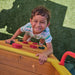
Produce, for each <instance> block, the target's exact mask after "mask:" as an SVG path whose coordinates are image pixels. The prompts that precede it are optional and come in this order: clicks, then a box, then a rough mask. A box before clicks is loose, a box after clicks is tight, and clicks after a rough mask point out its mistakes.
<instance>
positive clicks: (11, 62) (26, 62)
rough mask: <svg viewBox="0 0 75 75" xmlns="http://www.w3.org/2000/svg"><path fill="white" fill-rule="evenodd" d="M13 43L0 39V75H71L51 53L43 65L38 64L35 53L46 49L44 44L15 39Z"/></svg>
mask: <svg viewBox="0 0 75 75" xmlns="http://www.w3.org/2000/svg"><path fill="white" fill-rule="evenodd" d="M15 43H16V46H15ZM15 43H13V44H7V43H5V40H0V75H71V73H70V72H69V71H68V70H67V69H66V68H65V67H64V66H62V65H59V60H58V59H57V58H56V57H55V56H54V55H53V54H51V55H50V56H49V58H48V59H47V62H45V63H44V64H43V65H40V64H39V60H38V57H36V54H37V53H40V52H43V51H45V50H47V47H46V46H45V45H43V46H39V45H38V44H37V43H33V42H20V41H18V40H17V39H16V41H15ZM18 44H20V46H17V45H18Z"/></svg>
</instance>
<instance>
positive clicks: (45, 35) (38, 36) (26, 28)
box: [20, 22, 52, 43]
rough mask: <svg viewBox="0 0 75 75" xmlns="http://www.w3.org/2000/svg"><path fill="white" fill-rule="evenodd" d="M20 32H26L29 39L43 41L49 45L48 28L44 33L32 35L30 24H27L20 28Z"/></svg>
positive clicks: (49, 35)
mask: <svg viewBox="0 0 75 75" xmlns="http://www.w3.org/2000/svg"><path fill="white" fill-rule="evenodd" d="M20 30H21V32H26V33H27V34H28V35H29V36H30V37H34V38H36V39H45V42H46V43H49V42H51V41H52V36H51V34H50V30H49V28H48V27H46V29H45V30H44V31H42V32H41V33H40V34H33V30H32V26H31V23H30V22H29V23H27V24H26V25H24V26H22V27H21V28H20Z"/></svg>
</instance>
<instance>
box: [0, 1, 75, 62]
mask: <svg viewBox="0 0 75 75" xmlns="http://www.w3.org/2000/svg"><path fill="white" fill-rule="evenodd" d="M38 5H44V6H45V7H47V8H48V9H49V10H50V11H51V20H50V22H51V25H50V26H49V28H50V31H51V35H52V37H53V41H52V43H53V49H54V54H55V56H56V57H57V58H58V59H59V60H60V59H61V57H62V55H63V53H64V52H66V51H73V52H75V20H74V16H75V10H74V8H75V7H74V0H62V1H61V0H0V40H4V39H8V38H10V37H11V35H13V34H14V33H15V31H16V30H17V29H18V28H19V27H20V26H23V25H24V24H26V23H27V22H29V18H30V15H31V10H32V9H33V8H34V7H36V6H38ZM21 36H23V35H21ZM66 60H70V61H71V62H73V63H75V60H74V59H73V58H71V57H68V58H67V59H66Z"/></svg>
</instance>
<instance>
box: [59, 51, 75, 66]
mask: <svg viewBox="0 0 75 75" xmlns="http://www.w3.org/2000/svg"><path fill="white" fill-rule="evenodd" d="M68 55H69V56H71V57H73V58H75V53H73V52H71V51H67V52H65V53H64V55H63V56H62V58H61V61H60V63H59V64H60V65H63V66H64V62H65V59H66V57H67V56H68Z"/></svg>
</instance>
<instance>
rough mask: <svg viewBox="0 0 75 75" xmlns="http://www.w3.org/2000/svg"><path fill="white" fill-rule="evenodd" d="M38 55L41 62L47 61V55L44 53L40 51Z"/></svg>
mask: <svg viewBox="0 0 75 75" xmlns="http://www.w3.org/2000/svg"><path fill="white" fill-rule="evenodd" d="M36 56H39V63H40V64H44V62H46V60H47V55H45V54H43V53H38V54H36Z"/></svg>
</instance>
